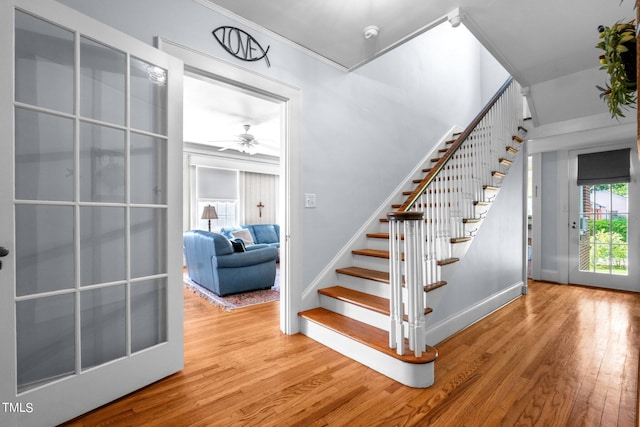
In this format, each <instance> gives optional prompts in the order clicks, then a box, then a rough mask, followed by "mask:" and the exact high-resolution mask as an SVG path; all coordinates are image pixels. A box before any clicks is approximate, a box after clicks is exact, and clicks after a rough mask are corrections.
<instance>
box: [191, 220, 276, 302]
mask: <svg viewBox="0 0 640 427" xmlns="http://www.w3.org/2000/svg"><path fill="white" fill-rule="evenodd" d="M183 240H184V256H185V260H186V264H187V274H188V275H189V277H190V278H191V280H193V281H194V282H196V283H197V284H199V285H201V286H204V287H205V288H207V289H209V290H210V291H212V292H214V293H216V294H217V295H220V296H224V295H229V294H235V293H239V292H247V291H253V290H257V289H269V288H271V287H272V286H273V283H274V281H275V277H276V259H277V258H278V250H277V249H276V248H274V247H270V246H264V247H257V248H255V249H253V250H247V251H246V252H234V249H233V245H232V244H231V242H230V241H229V239H227V238H226V237H225V236H223V235H222V234H218V233H211V232H208V231H203V230H189V231H185V232H184V234H183Z"/></svg>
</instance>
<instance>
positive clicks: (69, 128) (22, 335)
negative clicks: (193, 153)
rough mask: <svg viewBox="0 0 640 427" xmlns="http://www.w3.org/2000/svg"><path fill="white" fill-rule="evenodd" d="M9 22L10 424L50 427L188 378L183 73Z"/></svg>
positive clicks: (6, 359)
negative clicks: (165, 381) (180, 375)
mask: <svg viewBox="0 0 640 427" xmlns="http://www.w3.org/2000/svg"><path fill="white" fill-rule="evenodd" d="M0 8H1V10H0V21H1V22H0V33H1V35H0V43H1V45H0V55H1V57H2V61H0V102H1V104H0V125H1V126H0V134H1V136H2V139H1V140H0V178H1V180H2V183H3V185H2V186H1V187H0V218H1V219H2V225H1V227H0V246H1V247H4V248H6V249H7V250H8V255H7V256H5V257H4V258H2V261H3V265H2V269H1V270H0V340H1V341H2V344H1V345H0V380H1V381H0V400H1V401H2V405H1V406H0V425H2V426H30V425H33V426H42V425H55V424H58V423H60V422H63V421H65V420H68V419H70V418H73V417H75V416H77V415H80V414H82V413H84V412H87V411H89V410H91V409H93V408H95V407H97V406H100V405H102V404H105V403H107V402H109V401H111V400H113V399H116V398H118V397H120V396H122V395H124V394H127V393H129V392H131V391H133V390H136V389H138V388H140V387H142V386H144V385H147V384H149V383H151V382H153V381H156V380H158V379H160V378H163V377H165V376H167V375H169V374H171V373H174V372H176V371H178V370H180V369H181V368H182V366H183V332H182V303H183V302H182V290H181V289H182V288H181V275H182V272H181V261H182V256H181V253H182V251H181V248H182V235H181V229H182V228H181V224H182V221H181V215H182V194H181V191H182V186H181V180H182V162H181V159H182V143H181V141H182V140H181V133H182V124H181V120H182V117H181V116H182V93H181V91H182V83H181V82H182V63H181V62H180V61H178V60H176V59H174V58H172V57H170V56H168V55H166V54H165V53H163V52H160V51H158V50H156V49H154V48H153V47H151V46H148V45H145V44H144V43H142V42H140V41H137V40H135V39H133V38H131V37H128V36H126V35H124V34H122V33H120V32H118V31H116V30H114V29H112V28H109V27H107V26H105V25H102V24H100V23H99V22H96V21H94V20H92V19H90V18H88V17H86V16H83V15H81V14H79V13H77V12H75V11H73V10H71V9H69V8H66V7H64V6H62V5H60V4H58V3H56V2H53V1H49V0H9V1H3V2H2V5H1V6H0ZM5 252H6V251H5Z"/></svg>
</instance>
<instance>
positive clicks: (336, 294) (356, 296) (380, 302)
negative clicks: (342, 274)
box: [318, 286, 390, 316]
mask: <svg viewBox="0 0 640 427" xmlns="http://www.w3.org/2000/svg"><path fill="white" fill-rule="evenodd" d="M318 293H319V294H320V295H326V296H328V297H331V298H335V299H337V300H340V301H345V302H348V303H350V304H353V305H357V306H358V307H363V308H366V309H368V310H371V311H375V312H377V313H381V314H384V315H386V316H388V315H389V313H390V311H389V299H388V298H382V297H379V296H375V295H371V294H367V293H364V292H360V291H356V290H355V289H349V288H345V287H343V286H332V287H330V288H322V289H318Z"/></svg>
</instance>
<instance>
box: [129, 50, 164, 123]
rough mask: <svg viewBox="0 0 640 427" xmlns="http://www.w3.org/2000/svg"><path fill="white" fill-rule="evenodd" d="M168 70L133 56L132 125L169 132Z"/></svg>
mask: <svg viewBox="0 0 640 427" xmlns="http://www.w3.org/2000/svg"><path fill="white" fill-rule="evenodd" d="M166 117H167V72H166V70H163V69H162V68H160V67H157V66H155V65H153V64H149V63H148V62H144V61H141V60H139V59H137V58H131V127H132V128H134V129H139V130H144V131H148V132H152V133H156V134H160V135H166V134H167V120H166Z"/></svg>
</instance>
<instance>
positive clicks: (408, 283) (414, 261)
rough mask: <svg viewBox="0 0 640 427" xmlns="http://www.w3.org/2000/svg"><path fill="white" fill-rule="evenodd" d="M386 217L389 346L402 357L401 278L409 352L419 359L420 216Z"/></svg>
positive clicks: (422, 328)
mask: <svg viewBox="0 0 640 427" xmlns="http://www.w3.org/2000/svg"><path fill="white" fill-rule="evenodd" d="M387 218H388V219H389V259H390V268H389V285H390V287H391V292H390V299H389V305H390V307H389V308H390V321H391V325H390V328H389V347H390V348H395V349H396V351H397V353H398V354H400V355H402V354H404V325H403V317H404V305H403V303H402V284H403V278H404V282H405V287H406V289H407V304H406V305H407V317H408V327H409V330H408V335H409V349H410V350H412V351H413V352H414V354H415V356H416V357H420V356H421V355H422V352H424V351H425V350H426V344H425V339H424V332H425V321H424V310H425V303H424V291H423V289H424V277H423V262H424V260H425V251H424V249H425V248H424V247H425V234H424V213H423V212H413V211H412V212H391V213H389V214H387ZM403 239H404V245H403V244H402V242H403ZM403 246H404V262H403V252H402V247H403Z"/></svg>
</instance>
